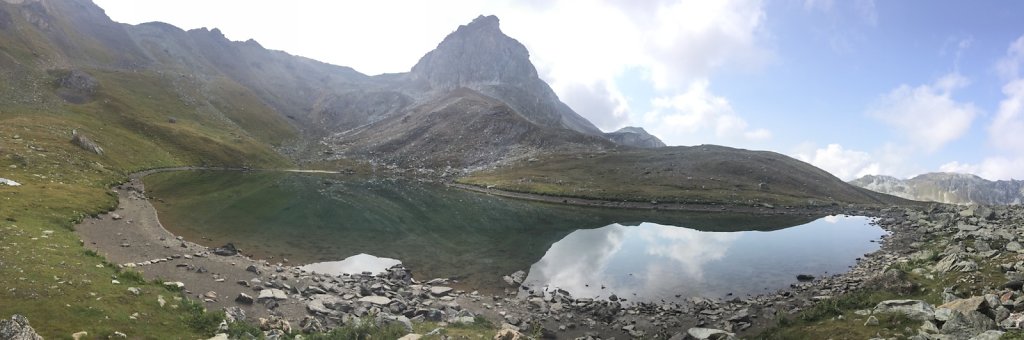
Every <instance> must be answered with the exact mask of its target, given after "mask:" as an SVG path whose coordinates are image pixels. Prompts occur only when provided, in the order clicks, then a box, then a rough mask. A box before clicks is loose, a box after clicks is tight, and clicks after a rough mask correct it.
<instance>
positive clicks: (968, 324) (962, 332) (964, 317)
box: [940, 310, 996, 339]
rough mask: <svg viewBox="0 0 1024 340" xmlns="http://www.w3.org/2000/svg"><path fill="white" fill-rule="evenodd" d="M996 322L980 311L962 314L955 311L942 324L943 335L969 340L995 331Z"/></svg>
mask: <svg viewBox="0 0 1024 340" xmlns="http://www.w3.org/2000/svg"><path fill="white" fill-rule="evenodd" d="M995 328H996V322H995V321H994V320H992V319H991V318H989V317H988V316H986V315H985V314H982V313H981V312H978V311H970V312H967V313H961V312H960V311H957V310H954V311H953V313H952V315H951V317H950V318H949V320H947V321H946V322H945V323H943V324H942V328H941V329H940V331H941V332H942V334H947V335H952V336H954V337H956V338H957V339H969V338H971V337H973V336H975V335H977V334H980V333H983V332H985V331H987V330H991V329H995Z"/></svg>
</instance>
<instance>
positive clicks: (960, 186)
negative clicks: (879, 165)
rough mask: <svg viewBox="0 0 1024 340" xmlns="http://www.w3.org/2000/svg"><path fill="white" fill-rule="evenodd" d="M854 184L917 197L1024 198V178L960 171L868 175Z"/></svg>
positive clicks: (996, 201) (997, 201)
mask: <svg viewBox="0 0 1024 340" xmlns="http://www.w3.org/2000/svg"><path fill="white" fill-rule="evenodd" d="M850 184H853V185H856V186H859V187H862V188H865V189H868V190H872V191H876V192H880V193H884V194H890V195H893V196H898V197H903V198H906V199H912V200H916V201H933V202H940V203H951V204H986V205H1005V204H1021V203H1022V202H1024V181H1017V180H1011V181H989V180H986V179H984V178H981V177H978V176H975V175H970V174H958V173H928V174H923V175H920V176H917V177H914V178H911V179H906V180H902V179H898V178H895V177H891V176H872V175H869V176H864V177H861V178H858V179H856V180H853V181H851V182H850Z"/></svg>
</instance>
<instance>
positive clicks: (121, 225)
mask: <svg viewBox="0 0 1024 340" xmlns="http://www.w3.org/2000/svg"><path fill="white" fill-rule="evenodd" d="M178 170H233V169H216V168H199V167H182V168H168V169H151V170H146V171H141V172H137V173H134V174H132V175H130V176H129V181H128V182H126V183H124V184H121V185H117V186H115V187H114V188H112V190H113V191H115V192H116V193H117V194H118V208H117V209H116V210H115V211H113V212H112V213H110V214H106V215H102V216H99V217H98V218H93V219H86V220H85V221H83V222H82V223H81V224H79V225H78V226H76V233H78V234H79V235H80V236H81V237H82V239H83V241H84V242H85V246H86V247H87V248H88V249H93V250H95V251H97V252H98V253H100V254H102V255H103V256H105V257H106V258H107V259H108V260H109V261H111V262H114V263H121V265H120V266H122V267H124V268H130V269H135V270H138V271H140V272H142V273H143V274H144V276H145V277H146V278H147V279H162V280H164V281H168V282H183V283H184V285H185V295H187V296H188V297H190V298H194V299H199V301H204V300H209V301H208V302H206V303H207V307H208V308H210V309H218V308H225V309H231V308H238V309H241V310H243V311H244V312H245V313H246V314H247V315H249V316H251V317H253V318H275V317H277V318H281V319H284V320H287V321H288V322H290V323H292V324H297V325H301V324H307V325H308V324H310V323H311V322H313V321H309V320H310V318H313V319H317V322H319V323H320V324H321V325H323V326H324V327H325V329H326V328H329V327H330V326H329V325H332V323H333V324H334V325H339V324H341V323H342V322H338V321H342V320H343V319H344V318H343V317H338V315H333V318H332V314H335V313H338V312H339V311H336V310H330V309H329V308H328V309H327V310H318V309H317V308H316V301H318V300H317V299H325V298H326V297H323V296H322V295H327V296H332V298H339V299H344V297H345V294H343V293H340V292H344V291H345V290H344V289H338V291H339V293H333V292H331V291H330V290H328V289H323V286H325V285H324V284H322V283H324V282H331V281H332V280H333V281H336V282H338V285H343V281H345V280H348V281H349V283H353V282H356V283H359V282H362V283H367V282H375V280H376V281H379V280H385V281H386V282H388V283H392V284H394V286H393V287H392V288H393V289H390V290H384V291H370V293H371V294H372V295H367V294H363V293H366V292H365V291H363V292H361V291H360V289H359V287H358V286H359V285H358V284H357V285H355V287H352V288H354V291H350V292H349V293H348V294H352V296H351V298H350V299H344V300H345V301H348V302H351V304H352V305H357V306H362V307H366V306H368V307H369V308H367V311H368V312H370V311H371V310H370V309H372V308H374V307H376V308H378V312H380V311H383V310H385V309H383V308H381V307H385V306H380V305H374V304H373V303H370V302H366V303H363V302H359V300H358V299H356V298H359V299H362V298H363V297H366V296H390V297H395V298H401V297H402V296H406V295H409V294H407V293H406V292H410V291H412V292H416V291H418V292H419V293H414V294H412V295H413V296H415V297H417V298H416V299H406V300H419V301H418V302H412V301H406V302H407V304H414V305H417V307H420V306H424V304H425V306H428V307H437V306H440V305H443V303H441V302H444V303H454V305H455V306H458V310H460V311H462V310H465V311H468V312H469V313H472V315H474V316H483V317H485V318H487V319H489V320H491V321H492V322H494V323H495V324H500V323H505V322H507V323H515V324H518V325H520V326H525V325H529V326H530V327H534V326H539V327H543V328H544V329H548V330H552V331H554V330H558V331H557V332H558V335H559V337H562V336H563V335H565V336H570V335H577V336H578V335H583V334H586V333H588V332H591V333H594V332H596V333H594V334H601V335H608V336H630V335H631V334H630V333H633V334H632V335H636V334H637V333H636V332H645V334H647V335H651V334H666V335H672V334H676V333H680V332H682V333H685V332H686V330H687V329H689V328H692V327H710V328H718V329H723V330H726V331H731V332H737V333H739V334H741V335H742V334H747V335H752V334H756V332H759V331H761V330H764V329H766V328H768V327H772V326H773V325H774V323H775V320H776V318H777V316H778V315H779V314H783V315H785V314H792V312H793V309H794V308H796V310H800V308H806V307H808V306H810V305H813V304H815V303H817V302H818V301H822V300H825V299H831V298H834V297H837V296H840V295H842V294H845V293H847V292H849V291H852V290H853V289H854V288H856V287H857V286H859V285H860V283H861V282H863V281H865V280H866V279H867V278H869V277H871V276H874V275H877V274H878V273H881V272H885V271H886V269H888V268H890V267H891V266H892V265H894V264H896V263H897V262H898V261H899V259H900V258H901V253H902V252H903V248H906V247H907V246H908V245H909V244H911V243H912V242H913V241H914V240H916V239H918V238H919V237H920V233H919V232H918V231H917V230H916V228H914V227H913V226H912V225H909V224H907V223H906V222H907V217H906V216H907V213H906V211H905V210H903V209H896V208H890V209H883V210H878V211H866V210H855V209H844V208H841V207H836V208H834V209H835V210H838V211H842V212H839V213H845V214H849V215H860V216H870V217H875V218H877V221H878V225H879V226H880V227H882V228H883V229H885V230H886V231H887V232H889V233H890V235H889V236H887V237H884V238H883V240H882V241H880V243H881V247H880V249H879V250H878V251H876V252H873V253H871V254H866V255H865V256H864V257H863V258H862V259H861V260H859V261H858V262H857V265H855V266H854V267H853V268H851V270H849V271H847V272H845V273H842V274H837V275H834V276H830V277H826V278H818V279H816V280H814V281H812V282H802V283H794V284H793V285H792V286H791V288H790V289H786V290H782V291H779V292H773V293H768V294H762V295H757V296H752V297H746V298H742V299H741V298H735V299H732V300H718V299H703V298H695V299H690V301H688V302H686V303H678V304H676V303H672V304H663V305H659V304H634V305H628V306H627V305H623V304H621V303H617V302H610V301H592V300H589V299H574V298H572V297H571V296H566V295H565V294H561V293H555V294H549V296H552V295H553V296H554V298H551V299H550V301H549V299H548V298H544V297H541V296H533V297H529V296H528V297H517V296H516V295H515V294H514V292H516V291H518V289H519V288H517V287H508V288H507V289H506V292H507V294H506V295H505V296H480V295H476V294H472V293H466V292H458V291H450V292H446V293H445V295H444V296H436V295H432V293H430V292H429V291H430V288H433V287H434V286H437V287H445V286H444V285H448V284H449V282H445V281H444V280H440V281H438V280H432V281H430V282H433V283H422V282H416V281H414V280H411V276H410V277H409V278H408V280H407V279H405V278H402V279H401V280H399V281H404V282H405V283H404V284H402V283H401V282H393V281H394V280H393V278H390V277H388V276H387V275H384V276H383V277H365V276H363V277H358V278H356V279H352V278H351V277H346V278H345V279H344V280H338V278H332V277H330V276H326V275H313V274H309V273H305V272H303V271H302V270H300V269H299V268H298V267H295V266H289V265H287V264H281V263H278V264H270V263H268V262H267V261H265V260H258V259H252V258H248V257H245V256H243V255H235V256H217V255H212V254H211V252H212V249H210V248H208V247H205V246H202V245H199V244H196V243H192V242H190V241H189V240H181V239H178V238H177V237H176V236H175V235H173V234H172V233H170V232H169V231H167V230H166V229H164V228H163V226H162V225H161V224H160V223H159V218H158V217H157V213H156V209H155V208H154V207H153V206H152V204H150V203H149V202H148V199H147V198H146V197H145V189H144V185H143V183H142V180H141V179H142V177H144V176H146V175H148V174H152V173H156V172H164V171H178ZM553 203H559V202H553ZM714 207H716V208H719V209H720V208H721V207H720V206H714ZM709 211H721V210H709ZM126 243H127V244H128V246H124V244H126ZM197 254H202V256H197ZM186 255H189V256H188V257H186ZM903 255H905V254H903ZM399 260H401V259H399ZM140 264H141V265H140ZM250 267H253V268H255V270H256V271H255V272H254V271H252V270H247V269H249V268H250ZM199 268H203V270H201V271H200V270H199ZM388 275H390V274H388ZM399 276H401V275H399ZM252 279H259V280H260V281H259V282H262V283H263V285H262V286H255V287H252V286H248V285H241V284H239V282H243V281H247V282H252ZM378 283H379V282H378ZM300 287H303V288H300ZM310 287H320V288H310ZM286 288H288V289H287V292H286V293H285V294H287V295H289V296H288V297H287V298H286V299H283V300H279V301H278V300H276V299H274V300H275V302H276V304H275V306H273V308H266V307H267V306H265V305H263V304H260V303H252V304H246V303H239V302H236V301H234V298H235V297H236V296H240V294H243V293H245V294H251V295H253V296H258V295H259V294H260V293H261V292H262V291H263V290H269V289H277V290H281V291H286ZM209 292H215V293H216V294H215V296H217V298H212V299H211V298H208V295H209V294H207V293H209ZM320 292H323V293H326V294H319V293H320ZM377 294H380V295H377ZM363 295H365V296H363ZM360 296H362V297H360ZM446 297H450V298H451V299H447V298H446ZM442 298H445V299H443V300H442ZM389 299H390V298H389ZM538 299H539V300H538ZM268 301H269V300H268ZM321 302H322V301H321ZM310 305H314V307H313V308H310ZM497 306H501V307H497ZM449 307H451V306H449ZM431 309H433V310H438V311H444V309H439V308H423V310H426V311H430V310H431ZM450 310H453V311H454V309H450ZM322 312H323V313H322ZM342 314H344V313H342ZM445 314H456V315H457V314H458V312H457V311H456V312H455V313H445ZM567 314H568V315H573V314H575V316H576V317H577V318H579V319H581V320H579V321H567V320H566V315H567ZM413 315H414V318H413V319H415V317H417V316H422V315H415V311H414V312H413ZM342 316H343V315H342ZM334 319H337V320H334ZM250 320H252V319H250ZM332 320H333V321H332ZM652 320H653V321H652ZM442 321H451V320H448V319H444V320H442ZM627 324H629V325H636V326H635V327H630V328H628V329H623V325H627ZM566 326H572V327H566ZM314 328H315V327H314Z"/></svg>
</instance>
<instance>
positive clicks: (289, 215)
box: [144, 171, 886, 301]
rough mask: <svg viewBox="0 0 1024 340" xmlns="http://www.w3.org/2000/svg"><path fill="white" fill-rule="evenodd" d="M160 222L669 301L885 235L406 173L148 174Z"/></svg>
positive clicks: (833, 256) (836, 219)
mask: <svg viewBox="0 0 1024 340" xmlns="http://www.w3.org/2000/svg"><path fill="white" fill-rule="evenodd" d="M144 180H145V184H146V190H147V195H148V196H149V197H151V198H152V200H151V202H152V203H153V205H154V206H155V207H156V209H157V212H158V214H159V216H160V221H161V223H162V224H163V226H164V227H165V228H166V229H168V230H169V231H171V232H172V233H174V234H176V235H180V236H183V237H184V238H185V239H188V240H190V241H193V242H196V243H200V244H203V245H206V246H210V247H218V246H221V245H224V244H226V243H229V242H230V243H233V244H234V245H235V246H237V247H238V248H239V249H241V250H242V251H243V252H244V253H245V254H247V255H249V256H253V257H254V258H258V259H266V260H268V261H269V262H271V263H275V262H281V261H284V259H287V260H288V264H289V265H304V268H306V269H308V270H311V271H317V272H323V273H331V274H342V273H360V272H366V271H369V272H377V271H381V270H384V269H386V268H388V267H390V266H392V265H394V264H396V263H399V261H400V262H401V263H402V264H404V265H405V266H406V267H407V268H409V269H411V270H412V272H413V275H414V277H415V278H416V279H417V280H430V279H432V278H451V279H454V280H456V281H457V282H458V283H457V284H456V285H455V286H456V287H458V288H461V289H465V290H467V291H472V290H478V291H480V292H483V293H497V292H501V291H503V290H504V289H505V288H506V287H508V285H507V284H506V283H505V281H504V280H503V277H504V276H506V275H509V274H512V273H514V272H516V271H520V270H521V271H524V272H526V273H527V275H526V277H525V281H524V282H525V283H524V285H526V286H529V287H537V288H547V289H555V288H558V289H564V290H566V291H568V292H570V293H571V294H572V295H573V296H575V297H589V298H597V299H601V298H607V297H609V296H610V295H611V294H616V295H617V296H618V297H620V298H625V299H627V300H630V301H662V300H664V301H672V300H677V299H686V298H689V297H693V296H702V297H709V298H717V297H725V296H727V295H733V296H743V295H754V294H761V293H769V292H773V291H775V290H778V289H781V288H785V287H788V286H789V285H790V284H793V283H795V282H797V279H796V277H797V275H798V274H809V275H814V276H820V275H828V274H835V273H841V272H844V271H846V270H848V268H849V267H850V266H852V265H854V264H855V262H856V259H857V258H858V257H861V256H863V255H864V254H866V253H870V252H872V251H875V250H877V249H878V247H879V245H878V243H877V242H874V241H876V240H878V239H880V238H881V237H882V236H883V235H885V233H886V232H885V231H884V230H882V229H881V228H879V227H877V226H874V225H871V224H870V220H869V219H868V218H866V217H855V216H818V217H815V216H793V215H745V214H735V213H723V212H679V211H661V210H631V209H607V208H592V207H578V206H568V205H560V204H551V203H540V202H532V201H524V200H515V199H508V198H502V197H496V196H492V195H486V194H480V193H476V192H469V191H465V190H462V189H457V188H452V187H448V186H445V185H443V184H436V183H422V182H418V181H412V180H394V179H375V178H360V177H354V176H350V175H340V174H319V173H317V174H312V173H290V172H270V171H254V172H234V171H174V172H163V173H156V174H152V175H149V176H147V177H146V178H145V179H144Z"/></svg>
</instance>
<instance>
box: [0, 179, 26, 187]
mask: <svg viewBox="0 0 1024 340" xmlns="http://www.w3.org/2000/svg"><path fill="white" fill-rule="evenodd" d="M0 185H6V186H12V187H16V186H20V185H21V183H18V182H15V181H12V180H9V179H6V178H0Z"/></svg>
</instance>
